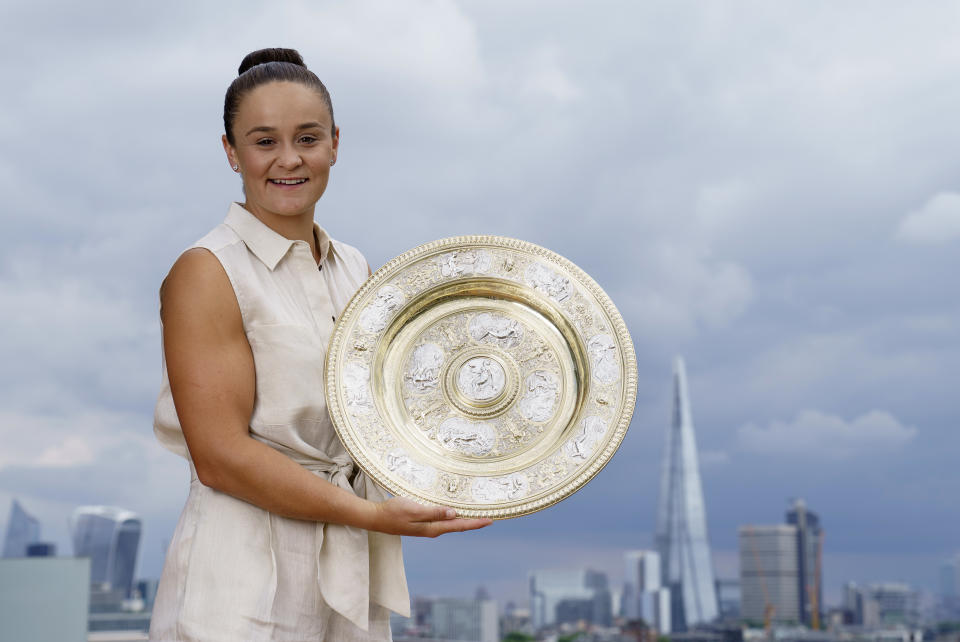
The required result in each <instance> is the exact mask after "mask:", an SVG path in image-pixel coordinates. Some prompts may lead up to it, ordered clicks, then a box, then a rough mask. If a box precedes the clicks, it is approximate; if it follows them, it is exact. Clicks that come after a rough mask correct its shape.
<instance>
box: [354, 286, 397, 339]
mask: <svg viewBox="0 0 960 642" xmlns="http://www.w3.org/2000/svg"><path fill="white" fill-rule="evenodd" d="M406 300H407V297H406V296H404V294H403V292H402V291H401V290H400V288H398V287H396V286H393V285H385V286H383V287H382V288H380V289H379V290H377V296H376V297H375V298H374V299H373V301H371V302H370V303H369V304H368V305H367V307H366V308H364V309H363V312H361V313H360V317H359V319H358V323H359V324H360V327H361V328H363V329H364V330H366V331H367V332H380V331H381V330H383V329H384V328H385V327H387V322H388V321H389V320H390V317H391V316H393V313H394V312H396V311H397V310H398V309H400V307H401V306H402V305H403V304H404V302H405V301H406Z"/></svg>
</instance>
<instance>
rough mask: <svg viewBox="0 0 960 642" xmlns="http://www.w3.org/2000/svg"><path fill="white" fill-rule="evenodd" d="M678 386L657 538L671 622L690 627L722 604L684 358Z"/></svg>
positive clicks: (679, 361) (712, 614)
mask: <svg viewBox="0 0 960 642" xmlns="http://www.w3.org/2000/svg"><path fill="white" fill-rule="evenodd" d="M673 386H674V388H673V418H672V421H671V424H670V430H669V432H668V433H667V444H666V450H665V451H664V456H663V468H662V475H661V478H660V502H659V506H658V511H657V537H656V539H657V550H658V551H659V552H660V559H661V567H662V573H661V576H662V579H663V583H664V584H665V585H666V586H667V588H669V589H670V600H671V614H670V619H671V624H672V628H673V630H674V631H685V630H687V629H689V628H691V627H693V626H694V625H697V624H702V623H707V622H710V621H712V620H714V619H715V618H716V617H717V612H718V608H717V593H716V588H715V585H714V576H713V560H712V559H711V556H710V542H709V539H708V537H707V514H706V505H705V503H704V501H703V488H702V486H701V484H700V464H699V461H698V458H697V443H696V438H695V437H694V432H693V418H692V416H691V413H690V398H689V393H688V391H687V374H686V368H685V367H684V364H683V359H681V358H678V359H677V361H676V364H675V367H674V374H673Z"/></svg>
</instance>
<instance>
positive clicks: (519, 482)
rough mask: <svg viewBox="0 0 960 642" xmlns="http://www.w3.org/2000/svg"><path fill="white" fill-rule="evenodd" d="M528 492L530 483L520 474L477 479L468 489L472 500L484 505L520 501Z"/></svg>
mask: <svg viewBox="0 0 960 642" xmlns="http://www.w3.org/2000/svg"><path fill="white" fill-rule="evenodd" d="M529 490H530V482H529V481H527V477H526V475H524V474H522V473H513V474H512V475H508V476H507V477H477V478H476V479H474V480H473V484H472V486H471V488H470V492H471V493H472V494H473V498H474V500H476V501H478V502H482V503H484V504H493V503H495V502H503V501H512V500H515V499H520V498H521V497H524V496H525V495H526V494H527V492H528V491H529Z"/></svg>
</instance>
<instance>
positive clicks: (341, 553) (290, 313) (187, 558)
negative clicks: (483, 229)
mask: <svg viewBox="0 0 960 642" xmlns="http://www.w3.org/2000/svg"><path fill="white" fill-rule="evenodd" d="M314 231H315V234H316V236H317V240H318V245H319V250H320V255H321V260H320V264H319V269H318V265H317V263H316V261H315V260H314V257H313V253H312V252H311V250H310V246H309V244H307V243H306V242H304V241H293V240H290V239H287V238H285V237H283V236H281V235H279V234H277V233H276V232H274V231H273V230H271V229H270V228H269V227H267V226H266V225H265V224H263V223H262V222H261V221H260V220H259V219H257V218H256V217H255V216H253V215H252V214H251V213H250V212H248V211H247V210H245V209H244V208H243V207H242V206H240V205H239V204H237V203H234V204H232V205H231V207H230V209H229V211H228V213H227V217H226V219H225V220H224V222H223V223H222V224H220V225H219V226H217V227H216V228H214V229H213V230H212V231H211V232H210V233H209V234H207V235H206V236H205V237H203V238H202V239H201V240H200V241H198V242H197V243H196V244H195V245H194V246H193V247H200V248H205V249H207V250H208V251H210V252H211V253H213V255H214V256H216V257H217V259H218V260H219V261H220V263H221V265H222V266H223V268H224V270H225V272H226V274H227V276H228V278H229V279H230V283H231V285H232V286H233V290H234V293H235V294H236V296H237V301H238V303H239V305H240V312H241V315H242V317H243V328H244V331H245V333H246V336H247V340H248V341H249V343H250V348H251V350H252V352H253V358H254V365H255V367H256V398H255V401H254V409H253V414H252V416H251V417H250V435H251V437H252V438H254V439H257V440H259V441H261V442H263V443H265V444H267V445H269V446H271V447H273V448H275V449H276V450H278V451H280V452H281V453H283V454H285V455H287V456H288V457H290V458H291V459H293V460H294V461H296V462H298V463H299V464H300V465H302V466H304V467H305V468H307V469H308V470H310V471H311V472H313V473H314V474H316V475H319V476H321V477H323V478H325V479H327V480H329V481H330V482H332V483H334V484H336V485H338V486H340V487H342V488H345V489H348V490H352V491H353V492H355V493H356V494H357V495H359V496H361V497H366V498H368V499H371V500H373V501H382V500H383V499H385V498H386V496H385V494H384V492H383V491H382V490H381V489H380V488H379V487H378V486H376V485H375V484H374V483H373V482H372V481H371V480H370V479H369V478H368V477H367V476H366V475H365V474H364V473H363V472H362V471H360V470H359V469H356V468H355V466H354V463H353V461H352V460H351V459H350V457H349V455H348V454H347V452H346V450H345V449H344V447H343V445H342V444H341V443H340V440H339V438H338V437H337V435H336V432H335V430H334V428H333V424H332V422H331V420H330V416H329V414H328V412H327V407H326V401H325V399H324V390H325V386H324V380H323V362H324V357H325V355H326V348H327V343H328V341H329V339H330V334H331V332H332V330H333V324H334V319H335V317H336V315H338V314H339V313H340V311H341V310H342V309H343V308H344V307H345V306H346V304H347V302H348V301H349V299H350V297H351V296H352V295H353V293H354V292H355V291H356V289H357V288H358V287H359V286H360V285H361V284H362V283H363V282H364V280H365V279H366V278H367V262H366V260H364V258H363V256H362V255H361V254H360V252H359V251H358V250H357V249H355V248H353V247H351V246H349V245H346V244H344V243H340V242H338V241H335V240H333V239H330V237H329V236H328V235H327V233H326V232H325V231H324V230H323V229H322V228H320V227H319V226H316V225H315V229H314ZM154 432H155V434H156V436H157V439H158V440H159V441H160V443H161V444H162V445H163V446H164V447H166V448H168V449H169V450H171V451H173V452H174V453H177V454H179V455H181V456H183V457H184V458H186V459H187V460H188V461H190V453H189V451H188V450H187V445H186V441H185V440H184V436H183V431H182V430H181V427H180V422H179V420H178V418H177V413H176V409H175V407H174V404H173V397H172V396H171V394H170V383H169V379H168V377H167V369H166V363H165V362H164V364H163V384H162V388H161V392H160V396H159V399H158V401H157V406H156V411H155V415H154ZM190 471H191V481H190V493H189V495H188V497H187V502H186V506H185V507H184V509H183V513H182V514H181V516H180V520H179V522H178V524H177V528H176V530H175V532H174V536H173V539H172V540H171V543H170V547H169V549H168V551H167V556H166V560H165V563H164V568H163V574H162V576H161V579H160V586H159V588H158V591H157V597H156V602H155V604H154V609H153V617H152V623H151V630H150V639H151V640H163V641H166V640H174V641H178V642H190V641H194V640H197V641H200V640H202V641H203V642H216V641H219V640H223V641H228V640H229V641H230V642H236V641H237V640H244V641H250V642H253V641H256V640H285V641H290V642H299V641H301V640H302V641H306V640H311V641H316V640H344V641H350V640H389V639H390V626H389V611H391V610H392V611H395V612H397V613H400V614H402V615H404V616H409V613H410V598H409V593H408V591H407V584H406V578H405V575H404V570H403V559H402V555H401V550H400V538H399V537H397V536H393V535H385V534H383V533H376V532H371V531H365V530H363V529H358V528H353V527H348V526H343V525H339V524H325V523H322V522H310V521H301V520H295V519H289V518H285V517H281V516H278V515H274V514H272V513H270V512H268V511H266V510H264V509H261V508H259V507H257V506H254V505H253V504H250V503H247V502H245V501H243V500H240V499H236V498H234V497H232V496H230V495H227V494H225V493H221V492H219V491H217V490H214V489H212V488H208V487H206V486H204V485H203V484H201V483H200V481H199V480H198V479H197V475H196V470H195V468H194V466H193V463H192V462H190Z"/></svg>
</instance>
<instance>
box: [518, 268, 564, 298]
mask: <svg viewBox="0 0 960 642" xmlns="http://www.w3.org/2000/svg"><path fill="white" fill-rule="evenodd" d="M527 284H528V285H530V286H531V287H533V288H534V289H535V290H539V291H540V292H543V293H544V294H546V295H547V296H548V297H550V298H551V299H554V300H555V301H557V302H563V301H566V300H567V299H569V298H570V296H571V295H572V294H573V286H572V285H571V284H570V279H568V278H567V277H565V276H563V275H561V274H557V273H556V272H554V271H553V270H551V269H550V268H548V267H547V266H545V265H543V264H542V263H531V264H530V267H528V268H527Z"/></svg>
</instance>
